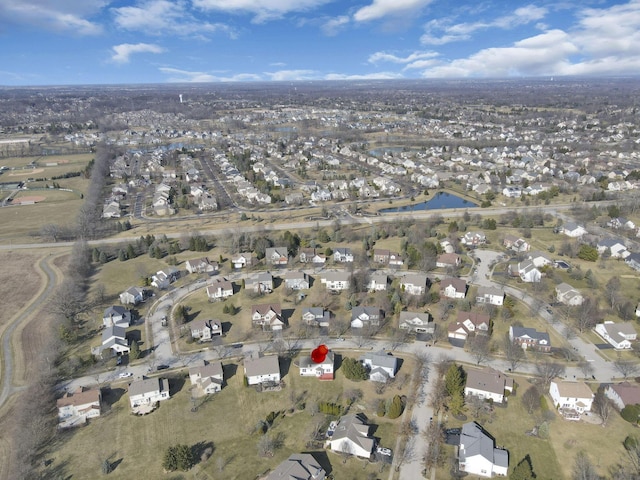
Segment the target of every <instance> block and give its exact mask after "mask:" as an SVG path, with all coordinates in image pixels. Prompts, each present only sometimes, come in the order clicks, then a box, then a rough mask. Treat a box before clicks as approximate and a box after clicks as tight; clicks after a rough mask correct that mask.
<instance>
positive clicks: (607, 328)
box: [594, 321, 638, 350]
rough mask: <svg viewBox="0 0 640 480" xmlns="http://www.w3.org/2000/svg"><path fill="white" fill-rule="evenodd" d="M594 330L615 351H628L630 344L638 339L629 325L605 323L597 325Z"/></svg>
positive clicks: (634, 330)
mask: <svg viewBox="0 0 640 480" xmlns="http://www.w3.org/2000/svg"><path fill="white" fill-rule="evenodd" d="M594 330H595V331H596V333H597V334H598V335H600V336H601V337H602V338H603V339H605V340H606V341H607V342H609V343H610V344H611V345H613V348H615V349H616V350H629V349H630V348H631V343H632V342H635V341H636V339H637V338H638V334H637V332H636V329H635V328H634V327H633V325H632V324H631V323H615V322H611V321H607V322H604V323H599V324H597V325H596V327H595V329H594Z"/></svg>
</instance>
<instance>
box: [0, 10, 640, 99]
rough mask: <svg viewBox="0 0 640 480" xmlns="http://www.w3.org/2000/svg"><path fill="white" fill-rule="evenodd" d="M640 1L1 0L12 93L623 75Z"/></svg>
mask: <svg viewBox="0 0 640 480" xmlns="http://www.w3.org/2000/svg"><path fill="white" fill-rule="evenodd" d="M639 73H640V0H629V1H618V0H580V1H575V0H548V1H547V0H542V1H537V2H531V1H521V0H487V1H484V0H474V1H468V0H446V1H445V0H113V1H112V0H0V85H5V86H19V85H24V86H29V85H34V86H36V85H77V84H81V85H84V84H140V83H168V82H247V81H285V82H293V81H301V80H314V81H315V80H366V79H420V78H425V79H450V78H469V79H475V78H522V77H561V76H576V75H578V76H620V75H623V76H624V75H638V74H639Z"/></svg>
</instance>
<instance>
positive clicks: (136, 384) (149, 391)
mask: <svg viewBox="0 0 640 480" xmlns="http://www.w3.org/2000/svg"><path fill="white" fill-rule="evenodd" d="M168 399H169V380H167V379H166V378H142V379H141V380H134V381H133V382H131V384H130V385H129V402H130V403H131V408H133V409H136V408H138V407H144V406H152V405H153V404H155V403H156V402H161V401H163V400H168Z"/></svg>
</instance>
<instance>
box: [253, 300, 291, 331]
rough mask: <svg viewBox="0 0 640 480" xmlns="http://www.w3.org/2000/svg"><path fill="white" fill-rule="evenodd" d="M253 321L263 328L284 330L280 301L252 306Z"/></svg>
mask: <svg viewBox="0 0 640 480" xmlns="http://www.w3.org/2000/svg"><path fill="white" fill-rule="evenodd" d="M251 323H252V325H253V326H260V327H262V329H263V330H282V329H283V328H284V325H285V323H284V319H283V318H282V309H281V308H280V304H279V303H263V304H260V305H253V306H252V307H251Z"/></svg>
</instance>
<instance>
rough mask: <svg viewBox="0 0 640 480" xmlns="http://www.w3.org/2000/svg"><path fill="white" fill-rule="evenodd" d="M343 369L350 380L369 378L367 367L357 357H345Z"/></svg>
mask: <svg viewBox="0 0 640 480" xmlns="http://www.w3.org/2000/svg"><path fill="white" fill-rule="evenodd" d="M342 371H343V372H344V376H345V377H347V378H348V379H349V380H353V381H359V380H366V379H367V378H369V374H368V373H367V369H366V368H365V366H364V365H362V363H361V362H360V361H358V360H356V359H355V358H348V357H347V358H345V359H343V360H342Z"/></svg>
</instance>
